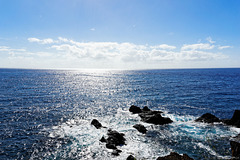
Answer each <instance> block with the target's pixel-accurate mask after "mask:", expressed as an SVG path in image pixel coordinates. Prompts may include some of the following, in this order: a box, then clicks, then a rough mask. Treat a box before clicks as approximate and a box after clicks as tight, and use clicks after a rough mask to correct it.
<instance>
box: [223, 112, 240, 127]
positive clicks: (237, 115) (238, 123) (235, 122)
mask: <svg viewBox="0 0 240 160" xmlns="http://www.w3.org/2000/svg"><path fill="white" fill-rule="evenodd" d="M223 122H224V123H226V124H227V125H232V126H235V127H238V128H240V110H235V112H234V114H233V117H232V118H231V119H230V120H224V121H223Z"/></svg>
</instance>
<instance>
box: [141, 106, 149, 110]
mask: <svg viewBox="0 0 240 160" xmlns="http://www.w3.org/2000/svg"><path fill="white" fill-rule="evenodd" d="M142 111H151V110H150V109H149V108H148V107H147V106H145V107H143V109H142Z"/></svg>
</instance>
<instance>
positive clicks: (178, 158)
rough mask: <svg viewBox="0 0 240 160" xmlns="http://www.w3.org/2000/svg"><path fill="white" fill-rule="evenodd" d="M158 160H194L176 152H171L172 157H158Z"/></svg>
mask: <svg viewBox="0 0 240 160" xmlns="http://www.w3.org/2000/svg"><path fill="white" fill-rule="evenodd" d="M157 160H194V159H192V158H190V157H189V156H188V155H187V154H183V155H182V156H181V155H179V154H178V153H176V152H171V153H170V155H168V156H165V157H158V158H157Z"/></svg>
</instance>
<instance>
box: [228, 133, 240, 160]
mask: <svg viewBox="0 0 240 160" xmlns="http://www.w3.org/2000/svg"><path fill="white" fill-rule="evenodd" d="M230 145H231V150H232V156H233V157H238V158H239V159H240V134H239V135H238V136H237V137H234V138H233V139H232V140H230Z"/></svg>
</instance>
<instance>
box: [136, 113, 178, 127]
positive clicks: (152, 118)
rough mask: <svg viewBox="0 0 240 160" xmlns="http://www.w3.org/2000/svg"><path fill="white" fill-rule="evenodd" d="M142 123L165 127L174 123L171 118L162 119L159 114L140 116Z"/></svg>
mask: <svg viewBox="0 0 240 160" xmlns="http://www.w3.org/2000/svg"><path fill="white" fill-rule="evenodd" d="M140 117H141V118H142V121H144V122H147V123H152V124H156V125H164V124H168V123H172V122H173V121H172V120H171V119H170V118H165V117H162V116H161V114H160V113H157V114H147V115H144V116H143V115H140Z"/></svg>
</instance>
